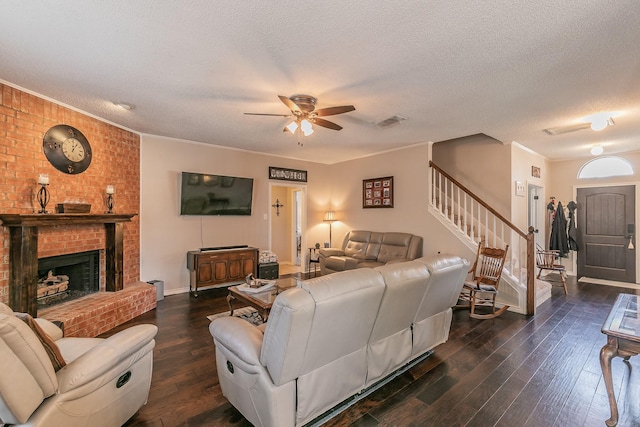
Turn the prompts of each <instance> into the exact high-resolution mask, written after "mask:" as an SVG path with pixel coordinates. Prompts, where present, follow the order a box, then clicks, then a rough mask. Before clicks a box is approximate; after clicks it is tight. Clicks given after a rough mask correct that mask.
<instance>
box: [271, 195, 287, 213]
mask: <svg viewBox="0 0 640 427" xmlns="http://www.w3.org/2000/svg"><path fill="white" fill-rule="evenodd" d="M271 206H272V207H274V208H276V215H277V216H280V208H282V207H284V205H283V204H282V203H280V199H276V203H275V205H271Z"/></svg>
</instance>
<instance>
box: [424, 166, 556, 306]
mask: <svg viewBox="0 0 640 427" xmlns="http://www.w3.org/2000/svg"><path fill="white" fill-rule="evenodd" d="M429 166H430V168H431V174H430V181H431V182H430V183H429V212H431V213H432V214H433V215H434V216H435V217H436V218H437V219H438V220H439V221H440V222H441V223H442V224H444V226H445V227H447V228H448V229H449V230H450V231H451V232H452V234H453V235H454V236H456V237H457V238H458V239H459V240H460V241H462V242H463V243H464V244H465V245H466V246H467V247H468V248H469V249H470V250H471V251H473V252H475V251H476V250H477V248H478V242H480V241H485V242H486V244H487V245H488V246H493V247H501V248H504V247H505V245H507V244H508V245H509V253H508V255H507V261H506V263H505V268H504V271H503V274H502V281H501V283H500V292H499V294H498V300H497V301H498V303H499V305H508V306H510V310H511V311H515V312H518V313H522V314H526V315H533V314H535V307H536V306H537V305H538V304H539V303H540V302H541V301H536V289H535V288H536V280H535V252H534V251H535V242H534V234H533V227H529V230H528V231H527V232H524V231H522V230H520V229H519V228H518V227H516V226H515V225H513V223H511V221H509V220H508V219H506V218H505V217H503V216H502V215H500V213H498V212H497V211H496V210H495V209H493V208H492V207H491V206H489V205H488V204H487V203H486V202H484V201H483V200H482V199H480V198H479V197H478V196H476V195H475V194H474V193H473V192H471V191H470V190H469V189H467V188H466V187H465V186H464V185H462V184H460V183H459V182H458V181H456V180H455V179H454V178H453V177H451V176H450V175H449V174H447V173H446V172H445V171H443V170H442V169H441V168H440V167H438V166H437V165H436V164H435V163H433V162H432V161H429ZM548 290H549V289H548V288H545V291H544V292H539V293H540V295H538V297H543V298H544V297H545V292H547V291H548ZM549 295H550V291H549ZM538 299H539V300H540V299H541V298H538Z"/></svg>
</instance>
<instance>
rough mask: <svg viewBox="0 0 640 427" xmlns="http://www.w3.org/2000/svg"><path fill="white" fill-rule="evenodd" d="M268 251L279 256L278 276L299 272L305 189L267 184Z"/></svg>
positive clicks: (301, 264) (302, 264) (302, 242)
mask: <svg viewBox="0 0 640 427" xmlns="http://www.w3.org/2000/svg"><path fill="white" fill-rule="evenodd" d="M269 192H270V202H269V204H270V205H271V206H274V205H276V203H277V202H279V205H280V208H279V209H277V210H276V209H275V208H271V209H269V248H270V250H271V252H274V253H275V254H276V255H277V256H278V263H279V264H280V274H281V275H283V274H292V273H298V272H302V270H303V269H304V262H303V261H302V259H303V255H304V254H303V253H302V248H304V247H306V246H305V244H306V243H305V236H304V230H305V229H306V221H305V218H306V186H305V185H298V184H280V183H278V184H276V183H270V184H269Z"/></svg>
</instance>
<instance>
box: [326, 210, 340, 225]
mask: <svg viewBox="0 0 640 427" xmlns="http://www.w3.org/2000/svg"><path fill="white" fill-rule="evenodd" d="M337 220H338V219H337V218H336V213H335V211H326V212H325V213H324V219H323V221H329V222H333V221H337Z"/></svg>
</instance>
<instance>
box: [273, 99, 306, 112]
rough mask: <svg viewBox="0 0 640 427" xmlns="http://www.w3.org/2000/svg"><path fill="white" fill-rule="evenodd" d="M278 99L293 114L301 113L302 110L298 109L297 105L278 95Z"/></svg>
mask: <svg viewBox="0 0 640 427" xmlns="http://www.w3.org/2000/svg"><path fill="white" fill-rule="evenodd" d="M278 98H280V101H282V102H283V104H284V105H286V106H287V107H288V108H289V109H290V110H291V111H293V112H294V113H302V110H301V109H300V107H298V104H296V103H295V102H293V101H292V100H290V99H289V98H287V97H286V96H282V95H278Z"/></svg>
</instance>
